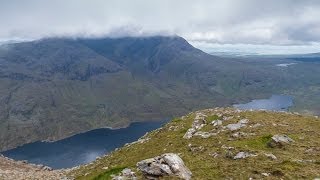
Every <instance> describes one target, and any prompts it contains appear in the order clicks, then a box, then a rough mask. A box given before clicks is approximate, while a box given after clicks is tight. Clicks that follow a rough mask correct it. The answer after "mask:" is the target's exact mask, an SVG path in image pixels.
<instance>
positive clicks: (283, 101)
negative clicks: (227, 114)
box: [233, 95, 293, 111]
mask: <svg viewBox="0 0 320 180" xmlns="http://www.w3.org/2000/svg"><path fill="white" fill-rule="evenodd" d="M292 105H293V98H292V97H291V96H285V95H273V96H271V97H270V98H269V99H257V100H253V101H251V102H249V103H246V104H235V105H233V106H234V107H236V108H239V109H254V110H259V109H265V110H274V111H288V109H289V107H291V106H292Z"/></svg>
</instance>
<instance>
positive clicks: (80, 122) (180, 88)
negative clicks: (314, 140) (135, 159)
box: [0, 36, 320, 151]
mask: <svg viewBox="0 0 320 180" xmlns="http://www.w3.org/2000/svg"><path fill="white" fill-rule="evenodd" d="M301 67H303V68H306V69H308V70H307V71H306V70H305V69H296V68H295V67H290V68H288V69H287V70H284V69H280V68H278V67H276V66H275V65H274V64H271V63H269V64H268V62H267V63H257V62H248V61H244V60H238V59H228V58H220V57H216V56H211V55H208V54H206V53H204V52H202V51H200V50H198V49H196V48H194V47H192V46H191V45H190V44H189V43H188V42H187V41H186V40H184V39H183V38H181V37H164V36H154V37H127V38H100V39H65V38H51V39H43V40H39V41H33V42H25V43H16V44H11V45H5V46H0V84H1V85H0V104H1V107H2V108H1V109H0V144H1V146H0V151H1V150H5V149H9V148H12V147H15V146H16V145H21V144H24V143H28V142H33V141H37V140H57V139H61V138H64V137H66V136H70V135H73V134H76V133H79V132H83V131H87V130H91V129H95V128H100V127H105V126H111V127H120V126H126V125H127V124H129V123H130V122H132V121H137V120H140V121H141V120H156V119H162V118H167V117H172V116H176V115H181V114H183V113H186V112H189V111H192V110H195V109H200V108H207V107H212V106H216V105H219V106H226V105H231V104H233V103H238V102H243V101H248V100H250V99H255V98H266V97H268V96H270V95H271V94H273V93H288V94H290V93H295V94H294V95H297V96H299V97H302V96H301V93H302V92H305V89H306V88H307V89H310V90H312V92H310V93H312V94H318V92H319V91H318V90H317V87H318V85H319V84H320V82H319V81H320V79H319V78H318V77H317V74H318V73H317V72H318V71H319V68H317V66H314V65H308V64H306V65H303V66H301ZM306 72H307V73H306ZM305 78H307V79H308V81H306V80H305ZM303 97H307V95H303ZM310 97H311V96H310ZM312 97H317V96H312ZM313 99H316V98H310V100H311V101H313ZM298 102H299V104H300V105H299V104H298V103H297V106H299V107H302V108H303V109H305V106H304V105H305V104H306V103H305V101H304V99H303V98H301V99H299V101H298ZM310 104H314V103H310ZM318 107H319V106H316V105H315V106H313V107H312V108H313V109H315V110H316V111H317V108H318ZM308 108H310V107H309V106H308ZM313 109H312V110H313ZM319 112H320V111H319ZM17 132H19V133H17Z"/></svg>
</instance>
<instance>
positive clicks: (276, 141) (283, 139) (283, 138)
mask: <svg viewBox="0 0 320 180" xmlns="http://www.w3.org/2000/svg"><path fill="white" fill-rule="evenodd" d="M292 142H294V140H293V139H291V138H290V137H288V136H287V135H274V136H272V138H271V141H270V142H269V143H268V145H269V146H270V147H283V146H285V145H287V144H290V143H292Z"/></svg>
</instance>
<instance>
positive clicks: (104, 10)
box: [0, 0, 320, 45]
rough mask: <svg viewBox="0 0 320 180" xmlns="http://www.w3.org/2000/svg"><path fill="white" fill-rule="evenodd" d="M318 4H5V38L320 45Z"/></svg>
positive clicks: (85, 0) (126, 0) (41, 0)
mask: <svg viewBox="0 0 320 180" xmlns="http://www.w3.org/2000/svg"><path fill="white" fill-rule="evenodd" d="M318 17H320V1H317V0H281V1H279V0H268V1H262V0H241V1H239V0H223V1H221V0H197V1H194V0H175V1H173V0H135V1H132V0H90V1H89V0H54V1H50V0H28V1H20V0H0V22H1V28H0V39H6V40H10V39H30V38H31V39H34V38H41V37H47V36H103V35H111V36H124V35H138V36H140V35H150V34H164V33H165V34H178V35H180V36H183V37H185V38H186V39H188V40H191V41H198V42H201V41H202V42H207V43H208V42H211V43H222V44H239V43H240V44H274V45H296V44H309V43H313V42H319V41H320V33H319V32H320V18H318Z"/></svg>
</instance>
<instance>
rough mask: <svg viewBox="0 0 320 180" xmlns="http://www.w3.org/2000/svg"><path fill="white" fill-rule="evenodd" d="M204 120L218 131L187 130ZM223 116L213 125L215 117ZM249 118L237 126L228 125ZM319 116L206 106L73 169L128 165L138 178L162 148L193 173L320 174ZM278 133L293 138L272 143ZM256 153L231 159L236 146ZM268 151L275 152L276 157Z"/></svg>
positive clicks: (101, 175)
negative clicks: (199, 118) (138, 165)
mask: <svg viewBox="0 0 320 180" xmlns="http://www.w3.org/2000/svg"><path fill="white" fill-rule="evenodd" d="M199 114H202V115H203V117H205V121H206V125H205V126H204V127H203V128H202V129H201V130H198V131H202V132H211V133H217V134H216V135H212V136H211V137H209V138H202V137H200V136H193V137H192V138H190V139H184V138H183V136H184V135H185V133H186V132H187V130H188V129H189V128H191V126H192V123H193V122H194V119H195V117H196V116H197V115H199ZM217 119H220V120H222V125H218V126H214V125H212V124H211V122H212V121H215V120H217ZM241 119H242V120H243V119H247V120H248V123H247V124H246V126H245V127H241V128H240V129H239V130H236V131H230V130H228V128H226V126H227V125H228V124H232V123H237V122H238V121H239V120H241ZM319 128H320V120H319V119H318V118H315V117H312V116H301V115H297V114H290V113H279V112H265V111H239V110H234V109H230V108H225V109H223V108H216V109H207V110H202V111H197V112H193V113H190V114H188V115H186V116H183V117H180V118H175V119H173V120H172V121H171V122H170V123H168V124H166V125H165V126H164V127H163V128H160V129H158V130H155V131H153V132H150V133H149V134H147V135H145V136H144V137H142V139H141V140H140V141H138V142H136V143H132V144H129V145H127V146H125V147H123V148H120V149H118V150H116V151H114V152H112V153H110V154H109V155H106V156H104V157H101V158H99V159H97V160H96V161H94V162H93V163H90V164H88V165H85V166H81V167H79V168H76V169H73V170H71V171H70V172H69V176H73V177H76V179H110V177H111V175H112V174H118V173H119V172H120V171H121V170H122V169H124V168H131V170H132V171H134V172H136V174H137V176H138V178H142V174H141V172H139V171H138V170H137V168H136V163H137V162H139V161H141V160H144V159H147V158H152V157H155V156H158V155H161V154H163V153H176V154H179V156H180V157H181V158H182V159H183V161H184V163H185V164H186V166H187V167H188V168H189V169H190V170H191V172H192V173H193V178H194V179H230V178H232V179H248V178H250V177H251V178H255V179H261V178H267V179H279V178H282V179H313V178H316V177H320V171H319V169H320V149H319V147H320V134H319ZM274 135H287V136H288V137H290V138H291V139H293V140H294V142H292V143H290V144H286V145H284V146H283V147H270V146H269V145H268V143H269V142H270V141H271V137H272V136H274ZM241 151H242V152H248V153H251V154H253V155H255V156H252V157H247V158H244V159H236V160H235V159H233V158H232V157H234V156H235V155H236V154H237V153H238V152H241ZM266 154H273V155H274V156H275V157H276V159H272V158H270V156H269V157H268V156H267V155H266Z"/></svg>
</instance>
